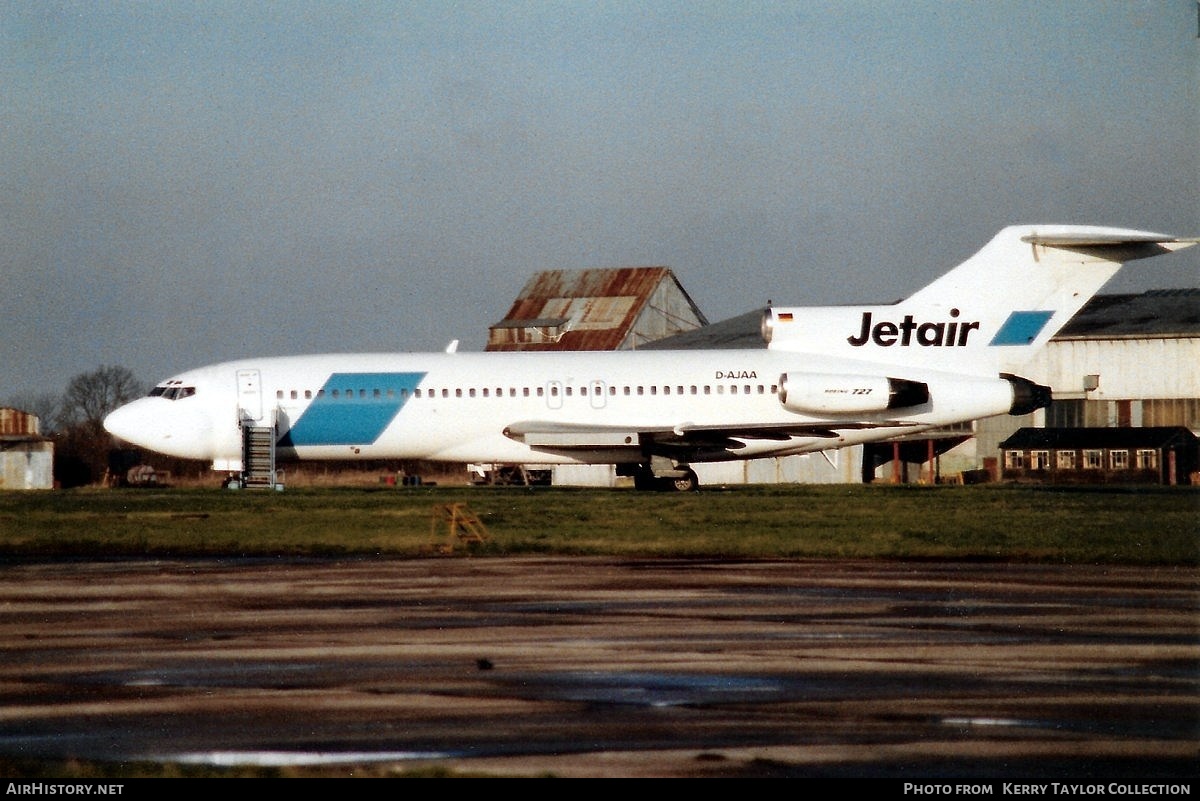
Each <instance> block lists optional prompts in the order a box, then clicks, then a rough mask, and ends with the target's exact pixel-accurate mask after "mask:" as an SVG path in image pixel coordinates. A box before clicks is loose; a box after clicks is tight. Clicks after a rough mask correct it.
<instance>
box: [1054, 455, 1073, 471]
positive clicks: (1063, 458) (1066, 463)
mask: <svg viewBox="0 0 1200 801" xmlns="http://www.w3.org/2000/svg"><path fill="white" fill-rule="evenodd" d="M1058 469H1059V470H1074V469H1075V451H1059V452H1058Z"/></svg>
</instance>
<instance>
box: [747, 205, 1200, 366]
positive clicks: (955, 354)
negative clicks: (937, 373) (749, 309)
mask: <svg viewBox="0 0 1200 801" xmlns="http://www.w3.org/2000/svg"><path fill="white" fill-rule="evenodd" d="M1197 241H1200V240H1197V239H1179V238H1176V237H1172V236H1167V235H1166V234H1158V233H1153V232H1149V231H1133V230H1127V229H1122V228H1102V227H1096V226H1064V225H1055V226H1047V225H1040V226H1039V225H1024V226H1012V227H1009V228H1005V229H1003V230H1002V231H1000V233H998V234H997V235H996V236H995V237H994V238H993V239H992V240H991V241H990V242H989V243H988V244H987V245H985V246H984V247H983V248H982V249H981V250H980V251H979V252H978V253H976V254H975V255H974V256H972V257H971V258H970V259H968V260H967V261H965V262H963V263H962V264H961V265H959V266H958V267H956V268H955V269H953V270H951V271H950V272H948V273H946V274H945V275H943V276H942V277H941V278H938V279H937V280H935V281H934V282H933V283H931V284H929V285H928V286H926V287H925V288H924V289H921V290H920V291H918V292H916V293H915V294H913V295H912V296H910V297H908V298H906V299H905V300H902V301H900V302H899V303H896V304H893V305H890V306H864V307H852V306H846V307H826V308H811V309H806V308H790V309H789V308H773V309H768V310H767V311H766V315H765V316H764V318H763V336H764V337H765V338H766V339H767V342H768V344H769V346H770V347H771V348H772V349H775V350H785V351H797V352H810V353H825V354H831V355H837V356H840V357H845V358H849V359H857V360H862V361H870V362H877V363H885V364H903V365H914V366H922V367H928V368H933V369H946V370H954V371H960V372H970V373H974V374H977V375H992V376H994V375H996V374H997V373H1002V372H1009V371H1012V370H1014V369H1017V368H1019V367H1020V366H1021V365H1022V364H1024V363H1025V362H1027V361H1028V360H1029V359H1030V358H1031V357H1032V356H1033V355H1034V354H1035V353H1036V352H1037V351H1038V350H1039V349H1040V348H1041V347H1042V346H1043V345H1045V344H1046V342H1047V341H1048V340H1049V339H1050V338H1051V337H1052V336H1054V335H1055V334H1056V333H1058V332H1059V331H1060V330H1061V329H1062V327H1063V326H1064V325H1066V324H1067V322H1068V321H1069V320H1070V319H1071V318H1072V317H1074V316H1075V314H1076V313H1078V311H1079V310H1080V309H1081V308H1082V307H1083V305H1084V304H1085V303H1087V302H1088V300H1090V299H1091V297H1092V296H1093V295H1095V294H1096V292H1097V291H1099V290H1100V288H1101V287H1103V286H1104V284H1106V283H1107V282H1108V281H1109V279H1111V278H1112V277H1113V275H1115V274H1116V272H1117V270H1119V269H1120V267H1121V265H1122V264H1124V263H1125V262H1127V261H1133V260H1135V259H1144V258H1148V257H1150V256H1158V255H1161V254H1164V253H1170V252H1172V251H1175V250H1181V249H1183V248H1185V247H1189V246H1191V245H1194V244H1196V243H1197Z"/></svg>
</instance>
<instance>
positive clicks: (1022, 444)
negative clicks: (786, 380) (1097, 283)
mask: <svg viewBox="0 0 1200 801" xmlns="http://www.w3.org/2000/svg"><path fill="white" fill-rule="evenodd" d="M761 317H762V312H761V310H755V311H752V312H747V313H746V314H743V315H739V316H737V317H733V318H730V319H728V320H724V321H720V322H716V323H712V324H709V323H708V322H707V321H706V320H705V318H704V315H703V314H702V313H701V312H700V310H699V309H697V308H696V306H695V304H694V303H693V302H692V300H691V298H690V297H689V296H688V294H687V292H686V291H684V289H683V287H682V286H681V285H680V284H679V282H678V281H677V280H676V279H675V276H674V275H673V274H672V273H671V271H670V270H669V269H667V268H665V267H643V268H637V267H633V268H618V269H612V270H603V269H597V270H583V271H575V272H571V271H561V270H556V271H550V272H545V273H538V274H537V275H535V276H534V277H533V278H532V279H530V281H529V282H528V283H527V284H526V286H525V288H524V290H523V291H522V293H521V296H520V297H519V298H518V299H517V301H516V302H515V303H514V304H513V305H512V308H511V310H510V311H509V314H508V315H507V316H506V317H505V318H504V320H502V321H501V322H499V323H497V324H495V325H493V326H491V328H490V332H489V333H490V335H489V340H488V347H487V349H488V350H531V349H536V350H607V349H628V348H642V349H655V350H657V349H700V348H735V349H736V348H763V347H766V345H765V344H764V342H763V340H762V337H761V334H760V321H761ZM1197 365H1200V289H1175V290H1152V291H1149V292H1145V293H1142V294H1136V295H1131V294H1124V295H1099V296H1097V297H1095V298H1093V299H1092V301H1091V302H1090V303H1089V304H1088V305H1087V306H1085V307H1084V308H1083V309H1082V310H1081V311H1080V313H1079V314H1078V315H1076V317H1075V319H1074V320H1072V321H1071V323H1069V324H1068V325H1067V326H1066V328H1064V329H1063V330H1062V331H1061V332H1060V333H1059V334H1058V336H1056V337H1055V338H1054V339H1053V340H1051V342H1050V344H1049V345H1048V346H1047V348H1046V349H1044V350H1043V351H1042V352H1041V353H1040V354H1039V355H1038V357H1037V358H1036V359H1035V361H1034V362H1033V363H1032V364H1030V365H1029V366H1028V367H1027V368H1026V369H1025V371H1024V372H1023V375H1024V376H1025V377H1026V378H1029V379H1031V380H1033V381H1035V382H1037V383H1040V384H1046V385H1048V386H1050V387H1052V389H1053V390H1054V402H1053V404H1052V405H1051V407H1050V408H1049V409H1041V410H1038V411H1037V412H1035V413H1033V414H1031V415H1027V416H1024V417H1010V416H1001V417H993V418H988V419H985V420H981V421H977V422H976V423H974V424H970V425H964V426H961V427H957V428H955V429H953V430H945V431H935V432H926V433H924V434H922V435H920V436H918V437H916V438H914V439H913V440H911V441H905V442H896V443H875V444H871V445H866V446H856V447H852V448H846V449H843V450H839V451H830V452H827V453H825V454H810V455H806V456H789V457H780V458H770V459H756V460H751V461H747V462H724V463H711V464H707V463H706V464H696V465H693V466H692V467H693V469H694V470H695V471H696V473H697V475H698V477H699V479H700V482H701V483H702V484H705V485H713V484H739V483H858V482H863V481H873V480H885V481H904V482H918V481H920V482H959V481H968V482H971V481H980V480H992V481H997V480H1023V481H1055V482H1058V481H1091V482H1100V481H1104V482H1116V481H1120V482H1160V483H1196V482H1197V481H1200V478H1197V477H1194V476H1193V475H1191V474H1192V473H1193V472H1194V471H1195V470H1196V469H1197V461H1198V459H1197V454H1196V448H1197V445H1196V442H1197V439H1196V436H1195V434H1196V432H1198V431H1200V370H1198V369H1197ZM1040 429H1054V431H1055V433H1054V434H1053V436H1051V435H1048V434H1046V435H1035V434H1029V433H1022V434H1021V436H1019V437H1015V435H1017V434H1018V432H1027V431H1028V430H1034V431H1036V430H1040ZM1111 429H1146V430H1145V431H1144V432H1140V433H1144V434H1145V435H1146V436H1145V437H1144V439H1145V442H1144V443H1142V444H1139V443H1141V439H1139V437H1138V436H1137V433H1136V432H1135V433H1131V434H1127V435H1116V434H1114V432H1113V431H1111ZM1150 429H1154V430H1153V431H1151V430H1150ZM1168 429H1170V431H1167V430H1168ZM1038 436H1041V437H1042V438H1043V440H1041V441H1044V442H1045V444H1044V445H1038V442H1039V441H1040V440H1038V439H1037V437H1038ZM1014 437H1015V438H1014ZM1031 437H1032V439H1031ZM1047 437H1050V439H1053V438H1054V437H1057V438H1058V440H1057V441H1058V442H1059V443H1060V444H1059V445H1057V446H1053V447H1052V446H1051V445H1050V444H1049V442H1050V439H1046V438H1047ZM1129 437H1132V439H1129V442H1131V443H1133V444H1129V445H1126V446H1125V447H1120V446H1119V445H1114V444H1113V442H1124V441H1125V439H1127V438H1129ZM1010 438H1012V439H1010ZM1135 440H1136V442H1135ZM1063 442H1072V443H1079V444H1075V445H1073V446H1072V447H1070V448H1068V447H1067V446H1066V445H1063V444H1061V443H1063ZM1089 442H1090V443H1093V444H1092V445H1089V444H1088V443H1089ZM1031 443H1032V444H1031ZM1071 450H1074V451H1076V455H1075V456H1070V455H1068V453H1067V452H1068V451H1071ZM1020 451H1023V455H1022V454H1020V453H1018V452H1020ZM1049 451H1053V453H1054V457H1053V460H1052V464H1051V463H1050V457H1049V456H1048V455H1047V453H1048V452H1049ZM1152 451H1153V452H1155V453H1157V454H1159V455H1158V456H1153V457H1152V456H1151V455H1150V453H1151V452H1152ZM1139 453H1140V454H1141V455H1140V456H1139ZM1172 454H1174V455H1172ZM1139 459H1140V460H1141V461H1139ZM1043 460H1045V461H1043ZM1072 460H1074V462H1073V463H1074V464H1075V465H1076V469H1075V470H1074V471H1067V469H1066V466H1067V465H1069V464H1072ZM1098 460H1099V462H1102V465H1101V464H1099V463H1098ZM1150 460H1154V462H1153V463H1154V468H1153V469H1150V468H1149V467H1148V465H1149V464H1150ZM1168 462H1169V463H1170V464H1167V463H1168ZM1014 464H1019V465H1020V466H1019V467H1013V466H1011V465H1014ZM1034 464H1036V466H1031V465H1034ZM1060 464H1061V465H1062V466H1063V467H1062V468H1061V469H1060V468H1059V467H1058V466H1059V465H1060ZM1139 465H1140V467H1141V469H1139ZM1171 465H1173V466H1174V467H1171ZM552 482H553V483H555V484H566V485H590V486H596V485H600V486H611V485H615V484H616V483H617V482H618V479H617V477H616V474H615V469H614V468H612V467H593V466H567V467H555V468H553V478H552Z"/></svg>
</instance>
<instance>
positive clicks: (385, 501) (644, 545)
mask: <svg viewBox="0 0 1200 801" xmlns="http://www.w3.org/2000/svg"><path fill="white" fill-rule="evenodd" d="M453 504H462V507H460V508H461V509H462V510H464V511H465V512H467V513H469V514H471V515H473V516H474V517H475V518H476V519H477V520H478V521H479V522H480V523H481V524H482V526H483V529H484V530H485V534H486V539H485V540H484V541H483V542H481V543H474V544H472V543H467V542H464V541H463V540H462V539H460V538H458V537H456V536H454V535H453V534H452V533H451V531H450V527H449V525H448V524H447V523H446V522H444V521H439V518H438V515H437V513H438V512H439V511H440V510H444V509H445V508H446V507H447V506H448V505H453ZM437 546H452V552H453V553H458V554H467V553H471V554H474V555H477V556H503V555H512V554H534V553H536V554H581V555H583V554H588V555H616V556H629V557H635V556H640V557H675V558H683V557H697V558H785V559H786V558H892V559H970V560H995V561H1003V560H1008V561H1055V562H1068V563H1091V564H1104V563H1113V564H1121V563H1124V564H1178V565H1195V564H1200V490H1197V489H1196V488H1191V487H1173V488H1167V487H1146V488H1127V487H1121V488H1117V487H1071V488H1066V487H1060V488H1050V487H1024V486H1012V485H978V486H937V487H929V486H915V485H901V486H896V485H834V486H830V485H821V486H815V485H787V486H783V485H771V486H738V487H732V488H708V489H705V490H704V491H702V492H698V493H687V494H673V493H642V492H635V491H633V490H626V489H572V488H558V487H536V488H523V487H442V486H438V487H395V486H386V487H385V486H380V487H339V488H290V487H289V488H288V489H287V490H285V491H282V492H272V491H227V490H219V489H184V488H176V489H141V490H136V489H124V490H115V489H82V490H67V491H51V492H6V493H0V556H3V557H8V558H22V557H29V558H47V557H68V556H69V557H101V558H108V557H146V556H155V557H162V556H355V555H385V556H394V557H420V556H424V555H428V554H430V553H431V552H436V549H437Z"/></svg>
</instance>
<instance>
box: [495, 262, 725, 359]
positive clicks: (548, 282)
mask: <svg viewBox="0 0 1200 801" xmlns="http://www.w3.org/2000/svg"><path fill="white" fill-rule="evenodd" d="M664 282H669V287H668V288H669V289H670V290H671V292H672V294H674V295H676V296H677V297H678V299H679V300H680V301H682V302H683V303H684V304H685V305H686V306H687V307H688V311H689V316H692V317H694V318H695V320H696V323H695V324H697V325H703V324H705V323H706V322H707V321H706V320H705V319H704V316H703V315H702V314H701V313H700V310H699V309H697V308H696V306H695V304H694V303H693V302H692V300H691V298H690V297H688V295H687V293H686V292H685V291H684V290H683V287H682V286H680V284H679V282H678V281H677V280H676V278H675V276H674V274H673V273H672V272H671V270H670V268H667V267H614V268H603V269H589V270H546V271H543V272H539V273H536V274H535V275H534V276H533V277H532V278H530V279H529V281H528V282H527V283H526V284H525V287H524V288H523V289H522V290H521V294H520V296H519V297H518V298H517V299H516V301H514V302H513V304H512V307H511V308H510V309H509V310H508V314H506V315H505V316H504V319H503V320H501V321H500V322H498V323H496V324H494V325H492V326H490V327H489V333H488V344H487V348H486V349H487V350H489V351H505V350H509V351H511V350H616V349H618V348H620V347H621V346H622V344H623V343H625V342H626V340H627V339H628V337H629V335H630V333H631V331H633V329H634V327H635V326H636V324H637V322H638V319H639V317H640V316H641V314H642V313H643V312H644V311H645V310H646V306H647V303H648V302H649V301H650V299H651V297H652V296H653V295H654V293H655V292H656V291H658V290H659V288H660V287H662V286H663V284H664Z"/></svg>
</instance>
